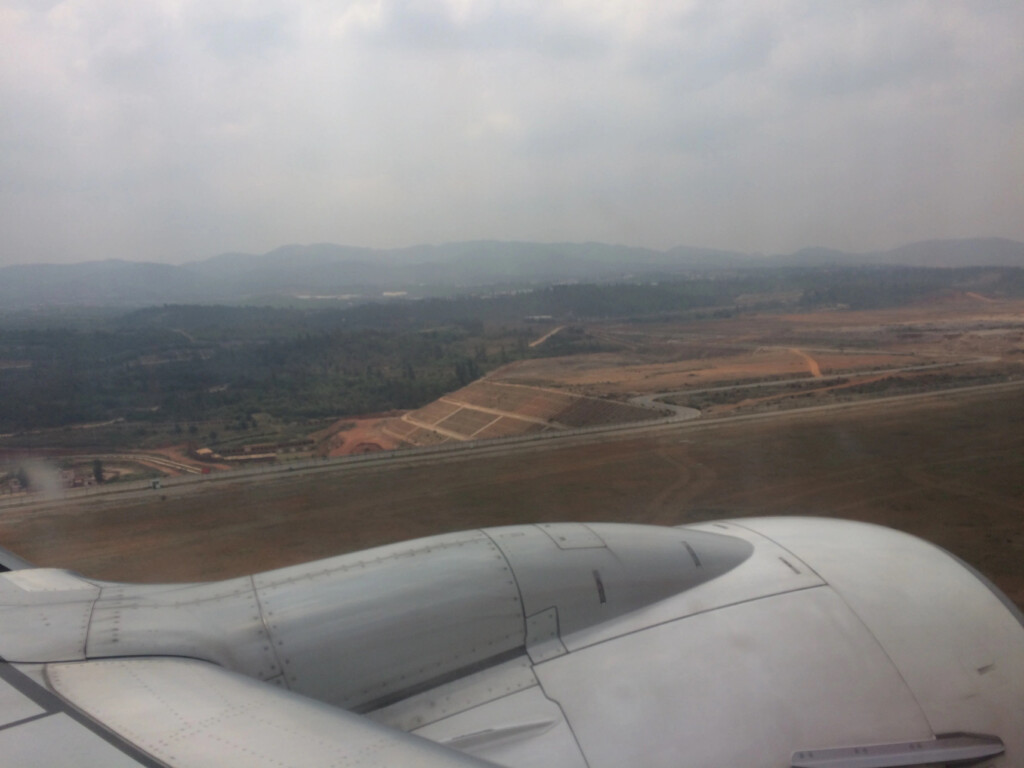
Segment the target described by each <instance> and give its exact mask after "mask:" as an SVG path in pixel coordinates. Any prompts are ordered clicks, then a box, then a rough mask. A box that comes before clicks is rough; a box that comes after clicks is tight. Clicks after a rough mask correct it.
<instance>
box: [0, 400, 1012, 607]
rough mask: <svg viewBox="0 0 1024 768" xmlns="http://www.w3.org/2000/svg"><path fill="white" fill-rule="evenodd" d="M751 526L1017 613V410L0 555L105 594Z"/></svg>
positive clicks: (946, 414)
mask: <svg viewBox="0 0 1024 768" xmlns="http://www.w3.org/2000/svg"><path fill="white" fill-rule="evenodd" d="M758 514H797V515H826V516H836V517H845V518H853V519H859V520H867V521H872V522H878V523H883V524H887V525H891V526H893V527H896V528H900V529H902V530H906V531H909V532H911V533H914V534H916V535H919V536H923V537H924V538H927V539H929V540H931V541H934V542H936V543H938V544H940V545H941V546H944V547H946V548H948V549H950V550H952V551H953V552H955V553H956V554H958V555H959V556H961V557H963V558H964V559H966V560H968V561H970V562H972V563H973V564H975V565H977V566H978V567H979V568H980V569H981V570H982V571H983V572H985V573H986V574H988V575H989V576H990V577H991V578H993V580H995V581H996V583H998V584H999V585H1000V586H1001V587H1002V588H1003V589H1004V590H1006V591H1007V592H1008V593H1009V594H1010V595H1011V597H1012V598H1014V599H1015V600H1016V601H1017V602H1018V604H1024V527H1022V525H1021V515H1022V514H1024V396H1022V393H1021V390H1019V389H1017V390H1013V391H1009V392H1003V393H998V394H992V393H983V394H974V395H960V396H955V397H954V396H949V397H942V398H936V399H931V400H922V401H914V402H913V403H910V404H908V405H907V406H906V407H905V408H902V409H894V408H892V407H888V408H879V409H877V411H876V410H875V409H872V408H868V409H865V408H859V409H856V410H852V411H842V410H840V411H825V412H821V413H817V414H810V415H807V414H805V415H802V416H799V417H795V416H794V417H786V416H780V417H779V418H771V419H765V420H761V421H757V420H754V421H747V422H741V423H735V424H722V425H720V426H718V427H716V428H715V429H713V430H708V429H700V430H693V429H690V430H689V431H687V429H686V428H684V427H681V428H680V429H679V430H672V431H666V432H662V433H659V434H656V435H652V436H649V437H639V438H636V437H634V438H628V439H621V438H620V439H609V440H608V441H606V442H602V443H596V444H589V445H575V446H566V447H550V446H549V447H544V448H542V449H539V450H536V451H529V452H522V453H516V454H510V455H505V456H493V457H477V456H472V455H466V456H465V457H459V458H458V459H455V460H449V461H447V462H446V463H443V464H437V465H419V466H400V467H395V468H388V467H386V466H384V467H381V466H377V467H374V468H370V469H365V470H359V469H355V468H349V469H346V470H344V471H342V472H338V473H332V474H320V475H311V476H304V475H303V476H293V477H289V476H287V475H284V476H280V477H277V478H274V479H270V480H264V481H250V482H235V481H222V482H219V483H216V484H210V485H209V486H203V485H201V484H200V485H197V486H196V487H195V489H193V490H192V491H190V492H189V493H187V494H184V495H181V496H168V497H167V498H166V500H164V501H161V500H160V499H159V497H157V496H154V497H150V498H149V499H143V500H140V499H137V498H136V499H134V500H132V499H125V500H123V501H122V502H117V501H111V500H110V499H107V500H105V501H103V502H100V501H99V500H97V501H96V502H93V503H82V504H81V505H79V506H76V507H75V508H74V509H68V510H63V511H43V510H36V511H33V510H30V509H25V510H18V511H14V510H11V511H8V512H5V513H4V515H3V517H2V518H0V544H2V545H3V546H6V547H8V548H10V549H12V550H14V551H15V552H17V553H19V554H21V555H22V556H24V557H26V558H27V559H29V560H31V561H33V562H36V563H38V564H42V565H59V566H63V567H70V568H73V569H77V570H80V571H82V572H84V573H86V574H88V575H91V576H95V577H99V578H107V579H124V580H142V581H161V580H196V579H213V578H222V577H227V576H232V575H238V574H242V573H247V572H251V571H258V570H264V569H268V568H273V567H278V566H283V565H286V564H290V563H294V562H300V561H304V560H309V559H314V558H318V557H325V556H329V555H333V554H337V553H340V552H344V551H350V550H353V549H360V548H364V547H368V546H373V545H377V544H382V543H385V542H389V541H394V540H398V539H403V538H410V537H416V536H424V535H429V534H432V533H437V532H441V531H448V530H456V529H461V528H471V527H477V526H482V525H503V524H511V523H520V522H533V521H542V520H617V521H635V522H649V523H661V524H680V523H685V522H690V521H696V520H705V519H712V518H718V517H728V516H749V515H758Z"/></svg>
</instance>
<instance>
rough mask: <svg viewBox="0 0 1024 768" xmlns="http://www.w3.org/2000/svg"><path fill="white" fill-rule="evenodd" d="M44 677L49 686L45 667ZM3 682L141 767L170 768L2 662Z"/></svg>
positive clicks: (51, 713) (1, 673) (58, 695)
mask: <svg viewBox="0 0 1024 768" xmlns="http://www.w3.org/2000/svg"><path fill="white" fill-rule="evenodd" d="M72 663H75V662H72ZM43 676H44V678H45V679H46V680H47V684H49V678H48V677H47V675H46V668H45V666H44V668H43ZM0 680H3V681H4V682H5V683H7V684H8V685H10V686H11V687H12V688H14V689H15V690H17V691H18V692H20V693H23V694H25V696H27V697H28V698H29V699H31V700H32V701H33V702H35V704H37V705H38V706H40V707H42V708H43V709H44V710H46V715H45V716H50V715H55V714H58V713H64V714H65V715H67V716H68V717H69V718H71V720H73V721H74V722H75V723H77V724H78V725H80V726H82V727H83V728H85V729H86V730H88V731H90V732H91V733H93V734H95V735H96V736H98V737H100V738H101V739H103V741H105V742H107V743H108V744H109V745H110V746H112V747H113V748H114V749H117V750H119V751H120V752H122V753H124V754H125V755H127V756H128V757H130V758H131V759H132V760H135V761H136V762H137V763H139V764H140V765H144V766H146V768H167V764H166V763H163V762H160V761H157V760H154V759H153V757H151V756H150V755H149V754H148V753H147V752H143V751H142V750H141V749H139V748H138V747H136V746H135V745H134V744H132V743H131V742H130V741H126V740H124V739H122V738H121V737H120V736H118V735H117V734H115V733H114V732H113V731H110V730H107V728H106V727H105V726H104V725H103V724H102V723H99V722H97V721H96V720H93V719H92V718H91V717H89V716H88V715H86V714H85V713H84V712H82V711H81V710H79V709H77V708H76V707H75V706H74V705H73V704H71V703H70V702H69V701H67V700H66V699H65V698H64V697H63V696H61V695H60V694H58V693H56V691H53V690H48V689H47V688H44V687H43V686H41V685H40V684H39V683H37V682H36V681H34V680H32V678H30V677H29V676H28V675H26V674H25V673H24V672H21V671H20V670H17V669H15V668H14V667H12V666H11V665H10V664H8V663H7V662H3V661H0Z"/></svg>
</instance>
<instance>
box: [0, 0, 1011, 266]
mask: <svg viewBox="0 0 1024 768" xmlns="http://www.w3.org/2000/svg"><path fill="white" fill-rule="evenodd" d="M1022 41H1024V3H1022V2H1021V1H1020V0H1005V2H995V1H993V2H988V1H987V0H973V1H972V2H923V1H914V2H902V1H901V0H886V1H885V2H842V1H841V0H828V1H827V2H825V1H824V0H811V1H808V2H788V1H787V0H778V1H774V0H773V1H772V2H768V1H767V0H742V2H731V1H729V0H699V1H697V2H686V1H685V0H672V1H670V2H654V1H652V2H646V1H645V0H608V1H607V2H602V1H601V0H508V1H506V2H485V1H483V0H480V1H478V0H447V1H445V0H423V1H422V2H416V1H414V0H366V1H365V2H363V1H357V2H348V3H346V2H339V1H338V0H309V1H308V2H304V1H300V0H145V1H144V2H142V1H139V0H68V1H67V2H44V1H43V0H0V264H10V263H21V262H39V261H80V260H86V259H101V258H125V259H134V260H154V261H169V262H181V261H188V260H193V259H200V258H205V257H208V256H212V255H214V254H216V253H220V252H223V251H250V252H263V251H267V250H270V249H271V248H274V247H276V246H278V245H281V244H284V243H293V242H299V243H309V242H336V243H344V244H351V245H366V246H378V247H390V246H400V245H411V244H415V243H422V242H442V241H450V240H468V239H479V238H488V239H504V240H511V239H515V240H542V241H565V240H570V241H583V240H598V241H605V242H614V243H625V244H630V245H646V246H652V247H658V248H664V247H669V246H672V245H677V244H687V245H703V246H713V247H720V248H728V249H739V250H746V251H765V252H780V251H789V250H794V249H797V248H800V247H802V246H808V245H824V246H831V247H836V248H842V249H847V250H870V249H875V248H886V247H890V246H894V245H898V244H901V243H905V242H910V241H913V240H920V239H927V238H946V237H973V236H1003V237H1010V238H1014V239H1020V240H1024V42H1022Z"/></svg>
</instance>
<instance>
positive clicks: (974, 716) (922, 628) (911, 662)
mask: <svg viewBox="0 0 1024 768" xmlns="http://www.w3.org/2000/svg"><path fill="white" fill-rule="evenodd" d="M742 524H743V525H746V526H748V527H750V528H751V529H753V530H756V531H758V532H760V533H762V534H763V535H765V536H769V537H771V538H772V539H773V540H775V541H777V542H779V543H780V544H783V545H784V546H786V547H787V548H788V549H790V550H791V551H793V552H794V553H795V554H796V555H798V556H799V557H800V558H801V559H802V560H804V561H805V562H807V563H808V564H809V565H811V566H812V567H813V568H814V569H815V570H816V571H817V572H818V573H819V574H821V576H822V577H823V578H824V579H825V580H826V581H828V583H829V584H830V585H831V587H832V588H833V589H835V590H836V592H838V593H839V594H840V595H842V597H843V600H844V601H845V602H846V603H847V605H849V606H850V609H851V610H852V611H853V612H854V613H855V614H856V615H857V616H858V617H859V618H860V620H861V621H863V622H864V624H865V625H866V626H867V627H868V628H869V629H870V631H871V632H872V634H873V635H874V636H875V637H876V639H877V641H878V643H879V644H880V645H881V647H882V648H884V649H885V652H886V654H887V655H888V656H889V658H891V659H892V660H893V663H894V664H895V665H896V666H897V667H898V668H899V670H900V674H901V676H902V677H903V679H905V680H906V682H907V685H908V686H909V687H910V689H911V690H912V691H913V693H914V695H915V697H916V698H917V700H918V701H919V702H921V707H922V709H923V711H924V713H925V715H926V717H927V719H928V722H929V724H930V725H931V728H932V730H933V731H934V732H935V733H965V732H966V733H984V734H992V735H995V736H999V737H1000V738H1002V739H1003V741H1004V742H1005V743H1006V751H1007V754H1008V755H1011V756H1013V762H1012V763H1011V764H1014V765H1018V766H1019V765H1024V627H1022V626H1021V625H1020V623H1019V622H1018V621H1017V619H1016V617H1015V616H1014V615H1013V614H1011V613H1010V611H1008V610H1007V609H1006V607H1005V606H1003V605H1002V603H1001V602H1000V600H999V598H998V597H997V596H996V595H994V594H993V593H992V592H991V591H990V590H989V588H988V586H987V585H986V584H984V583H982V582H981V581H979V580H978V579H977V578H976V577H975V576H974V574H972V573H971V572H970V571H969V570H968V569H966V568H964V567H963V566H961V565H960V563H959V562H958V561H957V560H955V559H954V558H953V557H950V556H949V555H947V554H946V553H945V552H944V551H942V550H941V549H938V548H937V547H934V546H932V545H930V544H928V543H926V542H924V541H921V540H920V539H916V538H914V537H913V536H909V535H907V534H903V533H899V532H897V531H893V530H890V529H888V528H881V527H879V526H874V525H866V524H861V523H851V522H846V521H837V520H825V519H807V518H804V519H799V520H797V519H795V518H760V519H756V520H749V521H742ZM982 702H983V703H982ZM876 741H877V740H876ZM835 744H838V743H837V742H836V743H835Z"/></svg>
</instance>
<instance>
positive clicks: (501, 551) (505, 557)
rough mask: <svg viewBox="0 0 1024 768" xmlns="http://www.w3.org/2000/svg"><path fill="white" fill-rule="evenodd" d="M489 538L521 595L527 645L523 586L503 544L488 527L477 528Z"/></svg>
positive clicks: (521, 609) (520, 603) (520, 607)
mask: <svg viewBox="0 0 1024 768" xmlns="http://www.w3.org/2000/svg"><path fill="white" fill-rule="evenodd" d="M477 530H479V531H480V533H482V534H483V535H484V536H486V537H487V540H488V541H489V542H491V544H492V545H493V546H494V548H495V549H497V550H498V553H499V554H500V555H501V559H502V560H504V561H505V565H507V566H508V572H509V573H511V574H512V582H513V583H514V584H515V585H516V594H518V595H519V613H520V615H521V616H522V619H523V647H525V646H526V631H527V629H526V600H525V599H524V598H523V588H522V587H520V586H519V577H518V576H516V569H515V568H513V567H512V561H511V560H509V559H508V554H506V552H505V550H504V549H502V548H501V544H499V543H498V542H497V541H495V540H494V537H493V536H491V534H489V533H488V532H487V529H486V528H479V529H477Z"/></svg>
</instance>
